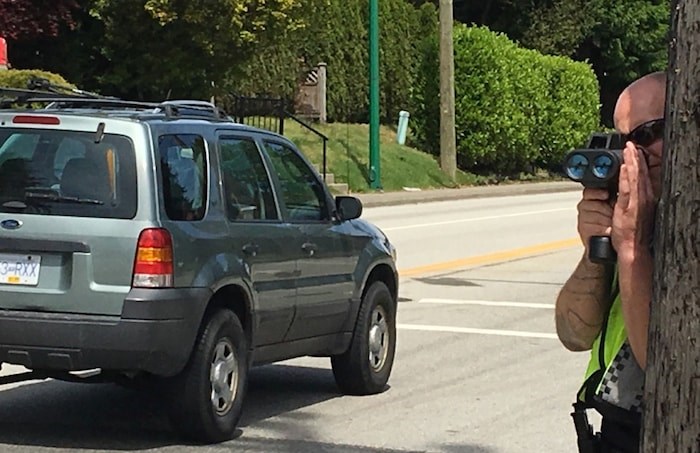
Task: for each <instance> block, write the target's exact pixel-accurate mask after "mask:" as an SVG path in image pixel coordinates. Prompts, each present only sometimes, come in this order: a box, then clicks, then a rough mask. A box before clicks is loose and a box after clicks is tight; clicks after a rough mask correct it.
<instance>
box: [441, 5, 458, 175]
mask: <svg viewBox="0 0 700 453" xmlns="http://www.w3.org/2000/svg"><path fill="white" fill-rule="evenodd" d="M453 21H454V19H453V12H452V0H440V168H442V171H444V172H445V173H447V175H448V176H449V177H450V178H452V179H453V180H454V179H455V176H456V173H457V143H456V142H457V139H456V137H455V64H454V50H453V48H454V44H453V41H452V24H453Z"/></svg>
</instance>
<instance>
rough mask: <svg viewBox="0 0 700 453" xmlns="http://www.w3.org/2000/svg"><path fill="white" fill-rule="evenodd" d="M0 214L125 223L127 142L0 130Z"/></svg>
mask: <svg viewBox="0 0 700 453" xmlns="http://www.w3.org/2000/svg"><path fill="white" fill-rule="evenodd" d="M0 212H21V213H29V214H44V215H64V216H80V217H105V218H120V219H129V218H132V217H134V215H135V214H136V164H135V161H134V149H133V146H132V143H131V141H130V140H129V139H127V138H126V137H122V136H117V135H109V134H106V135H105V136H104V138H103V139H102V141H100V143H95V133H94V132H75V131H57V130H46V129H1V130H0Z"/></svg>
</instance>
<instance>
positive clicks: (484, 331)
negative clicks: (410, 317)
mask: <svg viewBox="0 0 700 453" xmlns="http://www.w3.org/2000/svg"><path fill="white" fill-rule="evenodd" d="M396 327H397V329H400V330H419V331H424V332H446V333H471V334H476V335H497V336H501V337H527V338H546V339H548V340H556V339H557V334H555V333H544V332H522V331H519V330H497V329H472V328H470V327H451V326H427V325H423V324H397V326H396Z"/></svg>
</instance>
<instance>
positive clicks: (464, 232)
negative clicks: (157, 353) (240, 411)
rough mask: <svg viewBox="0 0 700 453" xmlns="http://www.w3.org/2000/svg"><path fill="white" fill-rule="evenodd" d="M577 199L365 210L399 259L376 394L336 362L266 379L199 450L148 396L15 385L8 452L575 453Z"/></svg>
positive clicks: (0, 435)
mask: <svg viewBox="0 0 700 453" xmlns="http://www.w3.org/2000/svg"><path fill="white" fill-rule="evenodd" d="M577 198H578V194H577V193H575V192H569V193H560V194H542V195H522V196H517V197H503V198H487V199H473V200H463V201H447V202H435V203H424V204H415V205H403V206H394V207H377V208H368V209H366V210H365V213H364V217H365V218H367V219H369V220H371V221H374V222H375V223H377V224H378V225H379V226H380V227H381V228H383V229H384V231H385V232H386V234H387V235H389V237H390V238H391V239H392V241H393V242H394V243H395V244H396V246H397V248H398V256H399V258H398V260H399V261H398V265H399V268H400V271H401V274H402V277H401V289H400V305H399V315H398V323H399V332H398V350H397V356H396V363H395V366H394V371H393V373H392V378H391V380H390V381H389V384H390V388H389V389H388V390H387V391H386V392H384V393H382V394H380V395H376V396H372V397H345V396H342V395H340V394H339V393H338V391H337V389H336V387H335V384H334V382H333V377H332V374H331V371H330V364H329V361H328V360H326V359H317V358H302V359H295V360H291V361H288V362H284V363H280V364H276V365H271V366H267V367H263V368H259V369H256V370H254V371H253V372H252V374H251V381H250V391H249V394H248V397H247V400H246V404H245V409H244V416H243V420H242V422H241V426H240V428H241V429H240V436H239V437H238V438H237V439H235V440H233V441H231V442H227V443H224V444H221V445H216V446H207V447H197V446H187V445H183V444H182V443H181V441H180V440H179V439H178V438H177V436H175V435H174V434H173V433H172V432H171V431H170V429H169V427H168V424H167V422H166V419H165V418H164V416H163V415H162V413H161V407H160V405H159V403H158V401H157V400H155V399H154V398H152V397H150V396H149V395H146V394H142V393H137V392H132V391H128V390H124V389H121V388H117V387H115V386H111V385H79V384H67V383H61V382H53V381H48V382H41V383H26V384H24V385H22V386H4V387H0V451H2V452H43V451H52V452H56V451H58V452H63V451H76V450H80V451H154V452H175V451H177V452H181V451H187V452H228V451H236V452H325V451H328V452H331V451H332V452H365V451H367V452H393V451H401V452H414V451H421V452H423V451H430V452H448V453H450V452H468V453H472V452H473V453H477V452H478V453H496V452H504V453H505V452H528V453H530V452H571V451H575V439H574V434H573V426H572V423H571V418H570V416H569V412H570V408H571V402H572V400H573V397H574V394H575V392H576V390H577V389H578V387H579V385H580V379H581V377H582V374H583V371H584V368H585V365H586V362H587V358H588V357H587V354H586V353H578V354H574V353H570V352H568V351H566V350H565V349H564V348H563V347H562V346H561V345H560V344H559V342H558V340H556V337H555V335H554V316H553V309H552V308H553V304H554V299H555V297H556V294H557V292H558V289H559V287H560V286H561V284H562V283H563V282H564V281H565V279H566V278H567V276H568V274H569V272H570V271H571V270H572V269H573V266H574V265H575V263H576V261H577V260H578V258H579V257H580V255H581V253H582V248H581V246H580V244H579V243H578V241H577V240H576V232H575V204H576V201H577ZM8 371H11V370H4V373H7V372H8Z"/></svg>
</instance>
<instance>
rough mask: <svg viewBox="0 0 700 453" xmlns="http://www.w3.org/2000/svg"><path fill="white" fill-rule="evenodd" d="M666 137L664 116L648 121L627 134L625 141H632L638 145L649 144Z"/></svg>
mask: <svg viewBox="0 0 700 453" xmlns="http://www.w3.org/2000/svg"><path fill="white" fill-rule="evenodd" d="M663 137H664V120H663V118H660V119H656V120H651V121H647V122H646V123H642V124H640V125H639V126H637V127H635V128H634V129H632V131H630V133H629V134H627V135H625V141H628V142H632V143H634V144H636V145H638V146H642V147H645V146H649V145H651V144H652V143H654V142H655V141H657V140H660V139H662V138H663Z"/></svg>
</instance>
